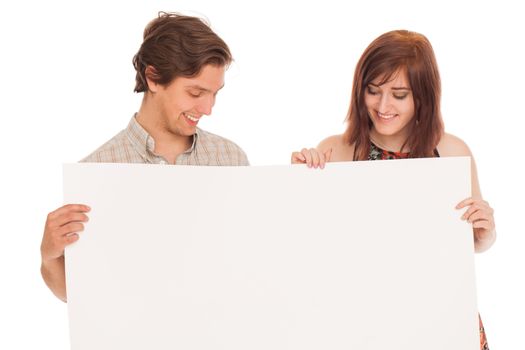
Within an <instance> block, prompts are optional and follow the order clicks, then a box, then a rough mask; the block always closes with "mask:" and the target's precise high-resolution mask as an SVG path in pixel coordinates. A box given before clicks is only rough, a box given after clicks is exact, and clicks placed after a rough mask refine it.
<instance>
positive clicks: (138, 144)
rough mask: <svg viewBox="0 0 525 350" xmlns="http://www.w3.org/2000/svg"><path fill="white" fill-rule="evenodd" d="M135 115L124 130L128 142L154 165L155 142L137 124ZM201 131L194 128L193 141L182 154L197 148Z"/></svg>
mask: <svg viewBox="0 0 525 350" xmlns="http://www.w3.org/2000/svg"><path fill="white" fill-rule="evenodd" d="M136 116H137V113H135V114H134V115H133V117H132V118H131V120H130V121H129V123H128V126H127V128H126V134H127V136H128V139H129V141H130V142H131V144H132V145H133V148H135V150H137V152H139V154H140V155H141V156H142V158H144V159H145V160H146V161H148V162H149V163H155V157H158V156H157V155H156V154H155V153H154V150H155V140H154V139H153V137H152V136H151V135H150V134H148V132H147V131H146V130H145V129H144V128H143V127H142V125H140V124H139V122H138V121H137V119H136ZM201 134H202V130H200V129H199V128H196V132H195V134H194V135H193V141H192V143H191V146H190V148H188V149H187V150H186V151H184V153H192V152H193V151H194V150H195V148H196V147H197V141H198V139H199V138H200V137H201V136H200V135H201Z"/></svg>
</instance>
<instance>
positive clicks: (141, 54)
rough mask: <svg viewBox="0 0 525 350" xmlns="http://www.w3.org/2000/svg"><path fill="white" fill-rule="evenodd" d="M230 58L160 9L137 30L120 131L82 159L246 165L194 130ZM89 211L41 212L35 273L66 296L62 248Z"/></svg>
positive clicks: (203, 29)
mask: <svg viewBox="0 0 525 350" xmlns="http://www.w3.org/2000/svg"><path fill="white" fill-rule="evenodd" d="M231 61H232V57H231V53H230V51H229V48H228V46H227V45H226V43H224V41H223V40H222V39H221V38H219V36H217V34H215V33H214V32H213V31H212V30H211V29H210V28H209V27H208V25H206V24H205V23H204V22H203V21H202V20H201V19H199V18H196V17H189V16H182V15H178V14H169V13H160V14H159V17H158V18H156V19H154V20H153V21H152V22H151V23H149V25H148V26H147V27H146V29H145V31H144V41H143V43H142V45H141V47H140V49H139V51H138V53H137V54H136V55H135V57H134V58H133V65H134V66H135V70H136V71H137V75H136V85H135V92H144V97H143V100H142V104H141V106H140V109H139V111H138V112H137V113H136V114H135V115H134V116H133V117H132V118H131V121H130V122H129V124H128V126H127V128H126V129H124V130H122V131H121V132H120V133H119V134H117V135H116V136H115V137H113V138H112V139H111V140H109V141H108V142H106V143H105V144H104V145H102V146H101V147H100V148H98V149H97V150H96V151H95V152H93V153H92V154H91V155H89V156H88V157H87V158H85V159H83V160H82V161H84V162H105V163H151V164H168V163H169V164H183V165H215V166H222V165H230V166H231V165H248V159H247V158H246V155H245V153H244V152H243V151H242V150H241V148H239V147H238V146H237V145H236V144H234V143H233V142H231V141H229V140H226V139H224V138H222V137H220V136H217V135H214V134H211V133H208V132H206V131H204V130H201V129H199V128H197V124H198V123H199V120H200V118H202V117H203V116H204V115H210V114H211V112H212V108H213V105H214V104H215V98H216V96H217V93H218V92H219V90H220V89H221V88H222V87H223V86H224V73H225V70H226V68H227V67H228V65H229V64H230V63H231ZM89 210H90V208H89V207H88V206H86V205H82V204H68V205H65V206H63V207H61V208H58V209H57V210H55V211H53V212H51V213H49V215H48V216H47V221H46V225H45V230H44V237H43V239H42V246H41V253H42V267H41V272H42V277H43V278H44V281H45V282H46V284H47V286H48V287H49V288H50V289H51V290H52V291H53V293H54V294H55V295H56V296H57V297H58V298H60V299H61V300H63V301H64V302H65V301H66V300H67V295H66V284H65V267H64V248H65V246H67V245H69V244H71V243H73V242H75V241H77V240H78V238H79V236H78V234H77V232H80V231H82V230H83V228H84V226H83V223H84V222H86V221H87V220H88V216H87V213H88V212H89Z"/></svg>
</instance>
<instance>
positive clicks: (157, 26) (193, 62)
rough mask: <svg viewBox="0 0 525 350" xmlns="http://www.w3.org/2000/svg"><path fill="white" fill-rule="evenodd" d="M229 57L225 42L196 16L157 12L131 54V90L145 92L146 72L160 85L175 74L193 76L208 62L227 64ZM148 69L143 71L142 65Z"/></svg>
mask: <svg viewBox="0 0 525 350" xmlns="http://www.w3.org/2000/svg"><path fill="white" fill-rule="evenodd" d="M231 61H232V56H231V53H230V49H229V48H228V46H227V45H226V43H225V42H224V41H223V40H222V39H221V38H220V37H219V36H218V35H217V34H215V33H214V32H213V31H212V30H211V28H210V27H209V25H208V24H207V23H205V22H204V21H203V20H202V19H200V18H198V17H191V16H184V15H180V14H177V13H166V12H160V13H159V16H158V18H155V19H154V20H153V21H151V22H150V23H149V24H148V25H147V26H146V29H145V30H144V41H143V43H142V45H141V46H140V49H139V51H138V52H137V54H136V55H135V56H134V57H133V66H134V67H135V70H136V71H137V75H136V79H135V80H136V84H135V90H134V91H135V92H145V91H148V83H147V80H146V75H147V77H148V78H149V79H151V80H153V81H154V82H156V83H158V84H161V85H168V84H169V83H171V82H172V81H173V79H175V78H177V77H193V76H195V75H197V74H199V72H200V71H201V69H202V67H203V66H205V65H208V64H211V65H215V66H219V67H222V66H227V65H229V64H230V63H231ZM148 66H150V67H151V69H149V70H148V72H146V68H147V67H148Z"/></svg>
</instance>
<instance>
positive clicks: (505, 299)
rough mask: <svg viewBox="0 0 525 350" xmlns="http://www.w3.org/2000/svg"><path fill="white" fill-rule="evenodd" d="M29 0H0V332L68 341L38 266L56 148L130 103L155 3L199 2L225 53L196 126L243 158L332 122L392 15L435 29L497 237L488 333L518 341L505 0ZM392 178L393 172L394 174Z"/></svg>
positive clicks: (515, 63)
mask: <svg viewBox="0 0 525 350" xmlns="http://www.w3.org/2000/svg"><path fill="white" fill-rule="evenodd" d="M342 3H343V2H338V1H329V0H327V1H312V2H306V1H300V2H299V1H297V2H293V1H287V2H285V1H269V0H267V1H264V2H258V3H252V2H246V4H239V3H238V2H236V1H220V2H219V1H212V0H209V1H198V0H193V1H135V2H133V3H132V4H129V3H126V2H113V3H109V2H105V3H104V4H103V3H102V2H96V1H95V2H92V3H89V4H88V3H80V2H78V3H72V2H66V1H63V2H59V1H48V2H37V1H33V2H27V1H19V2H17V4H16V5H6V2H3V3H2V4H1V5H0V38H1V39H0V45H1V54H0V67H1V69H2V75H1V82H2V84H1V85H0V107H1V111H2V116H1V121H2V122H1V124H0V125H1V131H2V137H0V150H1V151H0V152H1V156H2V160H3V163H4V166H3V167H2V172H1V181H0V206H1V207H0V209H1V213H2V214H1V218H0V240H1V241H0V269H1V270H0V276H1V277H0V278H1V279H0V281H1V283H2V288H1V289H0V310H1V312H0V327H1V328H0V329H1V330H2V336H1V337H0V348H2V349H33V348H39V349H51V348H53V349H67V348H68V342H69V340H68V329H67V314H66V306H65V305H64V304H62V303H61V302H59V301H58V300H57V299H54V297H53V296H52V295H51V294H50V292H49V291H48V290H47V289H46V287H45V286H44V284H43V282H42V280H41V278H40V275H39V264H40V256H39V245H40V239H41V236H42V232H43V224H44V222H45V217H46V214H47V213H48V212H49V211H51V210H53V209H55V208H56V207H58V206H60V205H61V203H62V174H61V164H62V163H63V162H72V161H77V160H79V159H80V158H82V157H84V156H86V155H87V154H89V153H90V152H91V151H92V150H94V149H95V148H96V147H98V146H99V145H100V144H102V143H103V142H104V141H106V140H107V139H109V138H110V137H112V136H113V135H114V134H116V133H117V132H118V131H119V130H121V129H122V128H124V127H125V126H126V125H127V122H128V120H129V118H130V117H131V115H132V113H133V112H135V111H136V110H137V109H138V107H139V104H140V101H141V95H136V94H134V93H133V92H132V91H133V87H134V76H135V75H134V70H133V67H132V65H131V59H132V57H133V55H134V54H135V52H136V51H137V49H138V47H139V45H140V43H141V40H142V32H143V29H144V26H145V25H146V24H147V23H148V22H149V20H151V19H152V18H154V17H155V16H156V13H157V12H158V11H159V10H165V11H179V12H184V13H186V14H193V15H202V16H206V17H207V18H208V19H209V21H210V22H211V25H212V28H213V29H214V30H215V31H216V32H217V33H218V34H219V35H221V36H222V37H223V38H224V40H225V41H226V42H227V43H228V44H229V46H230V48H231V50H232V52H233V55H234V57H235V60H236V61H235V63H234V64H233V66H232V67H231V68H230V70H229V71H228V73H227V76H226V87H225V88H224V89H223V90H222V91H221V92H220V94H219V97H218V100H217V104H216V107H215V109H214V113H213V115H212V116H211V117H208V118H205V119H204V120H203V121H202V122H201V124H200V125H201V127H203V128H204V129H207V130H209V131H211V132H215V133H218V134H220V135H223V136H225V137H228V138H230V139H232V140H234V141H235V142H236V143H238V144H239V145H240V146H241V147H243V148H244V150H245V151H246V152H247V154H248V156H249V159H250V161H251V163H252V164H253V165H269V164H272V165H273V164H286V163H288V161H289V156H290V152H291V151H293V150H296V149H299V148H301V147H303V146H314V145H316V144H317V143H318V142H319V141H320V140H321V139H323V138H324V137H326V136H328V135H331V134H335V133H340V132H342V131H343V129H344V125H343V120H344V117H345V113H346V110H347V107H348V101H349V94H350V87H351V82H352V76H353V70H354V67H355V64H356V62H357V60H358V58H359V56H360V55H361V53H362V51H363V50H364V49H365V47H366V46H367V45H368V44H369V43H370V42H371V41H372V40H373V39H374V38H376V37H377V36H378V35H380V34H382V33H383V32H386V31H389V30H392V29H399V28H404V29H410V30H414V31H418V32H421V33H423V34H425V35H426V36H427V37H428V38H429V39H430V41H431V42H432V44H433V46H434V49H435V52H436V56H437V59H438V64H439V67H440V71H441V76H442V83H443V101H442V102H443V103H442V106H443V115H444V120H445V125H446V129H447V131H448V132H450V133H453V134H455V135H457V136H459V137H461V138H462V139H463V140H465V141H466V142H467V144H468V145H469V146H470V147H471V149H472V151H473V153H474V155H475V156H476V159H477V162H478V170H479V174H480V182H481V187H482V190H483V194H484V197H485V198H486V199H487V200H488V201H489V202H490V203H491V205H492V206H493V207H494V208H495V210H496V224H497V228H498V234H499V237H498V241H497V243H496V245H495V246H494V247H493V248H491V250H489V251H488V252H486V253H483V254H480V255H478V256H477V275H478V296H479V307H480V311H481V314H482V316H483V319H484V321H485V326H486V330H487V332H488V338H489V343H490V344H491V347H492V348H494V349H497V348H500V349H505V348H512V347H514V348H515V347H516V346H517V345H518V344H519V342H520V341H521V337H520V334H521V333H522V331H523V327H524V326H525V322H523V319H522V317H523V315H524V314H525V306H524V301H523V298H522V295H525V286H524V285H523V282H522V280H523V278H522V277H521V276H523V272H522V271H521V269H520V266H525V259H524V258H523V253H522V249H523V248H522V247H523V246H524V243H525V239H524V238H523V233H524V232H523V229H522V227H521V220H520V219H519V215H520V214H521V211H519V209H522V208H523V205H522V204H521V202H522V198H523V197H525V191H524V186H523V184H522V182H521V181H523V178H524V177H525V176H524V175H525V173H524V172H523V171H522V170H520V169H519V168H521V166H520V164H519V162H521V160H522V159H521V158H522V156H521V146H522V145H521V142H520V136H521V133H522V130H523V127H524V126H525V122H524V120H523V119H524V118H525V113H524V108H523V106H522V103H521V101H523V96H522V91H521V90H522V89H520V86H521V83H522V82H523V81H525V68H524V63H523V62H525V48H524V44H523V37H522V36H521V35H520V32H524V31H525V25H523V24H520V22H521V23H522V19H521V15H520V14H521V13H522V12H520V11H518V9H517V5H515V4H514V2H511V1H507V0H503V1H498V2H483V1H476V2H474V1H471V2H455V3H454V4H453V5H445V6H443V5H437V4H436V3H424V2H422V1H396V2H391V1H386V0H378V1H374V2H360V3H358V4H346V5H342ZM392 185H393V186H395V184H392Z"/></svg>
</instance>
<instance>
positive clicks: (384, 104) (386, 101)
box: [379, 94, 390, 113]
mask: <svg viewBox="0 0 525 350" xmlns="http://www.w3.org/2000/svg"><path fill="white" fill-rule="evenodd" d="M389 107H390V96H389V94H381V98H380V100H379V111H380V112H382V113H385V112H388V108H389Z"/></svg>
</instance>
